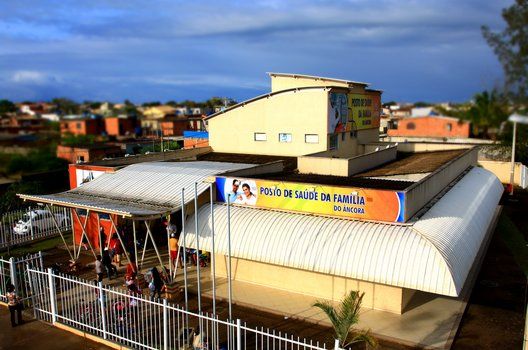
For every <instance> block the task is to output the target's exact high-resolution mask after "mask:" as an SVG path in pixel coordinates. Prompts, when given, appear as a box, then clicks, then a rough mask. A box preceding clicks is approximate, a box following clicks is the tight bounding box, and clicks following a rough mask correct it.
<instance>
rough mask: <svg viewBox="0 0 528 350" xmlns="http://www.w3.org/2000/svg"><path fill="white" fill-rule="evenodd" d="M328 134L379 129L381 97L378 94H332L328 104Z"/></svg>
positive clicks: (373, 92)
mask: <svg viewBox="0 0 528 350" xmlns="http://www.w3.org/2000/svg"><path fill="white" fill-rule="evenodd" d="M328 106H329V109H328V133H329V134H335V133H340V132H348V131H352V130H363V129H372V128H379V125H380V114H381V97H380V94H379V93H378V92H375V91H372V92H366V93H363V94H345V93H342V92H332V93H330V94H329V103H328Z"/></svg>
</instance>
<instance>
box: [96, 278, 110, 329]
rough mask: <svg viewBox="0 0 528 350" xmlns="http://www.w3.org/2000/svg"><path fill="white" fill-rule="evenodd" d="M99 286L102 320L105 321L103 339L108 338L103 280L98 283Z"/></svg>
mask: <svg viewBox="0 0 528 350" xmlns="http://www.w3.org/2000/svg"><path fill="white" fill-rule="evenodd" d="M98 288H99V307H100V308H101V321H102V322H103V339H107V338H108V335H107V333H106V312H105V305H104V304H105V303H104V295H103V282H99V283H98Z"/></svg>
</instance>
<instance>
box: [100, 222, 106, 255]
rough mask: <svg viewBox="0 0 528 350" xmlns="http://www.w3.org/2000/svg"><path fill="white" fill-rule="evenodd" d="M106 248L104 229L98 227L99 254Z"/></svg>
mask: <svg viewBox="0 0 528 350" xmlns="http://www.w3.org/2000/svg"><path fill="white" fill-rule="evenodd" d="M105 248H106V233H105V230H104V227H103V226H101V227H99V249H100V250H101V252H102V251H103V250H104V249H105Z"/></svg>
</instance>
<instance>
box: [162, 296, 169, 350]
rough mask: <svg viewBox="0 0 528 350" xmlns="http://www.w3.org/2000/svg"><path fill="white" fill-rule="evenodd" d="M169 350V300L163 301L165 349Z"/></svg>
mask: <svg viewBox="0 0 528 350" xmlns="http://www.w3.org/2000/svg"><path fill="white" fill-rule="evenodd" d="M168 348H169V320H168V310H167V299H163V349H164V350H167V349H168Z"/></svg>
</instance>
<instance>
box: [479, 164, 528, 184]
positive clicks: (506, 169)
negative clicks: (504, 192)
mask: <svg viewBox="0 0 528 350" xmlns="http://www.w3.org/2000/svg"><path fill="white" fill-rule="evenodd" d="M478 164H479V165H480V166H481V167H483V168H484V169H486V170H489V171H491V172H492V173H493V174H495V176H497V177H498V178H499V180H500V181H501V182H502V183H504V184H509V183H510V171H511V163H510V162H500V161H494V160H479V161H478ZM527 177H528V168H527V167H526V166H525V165H524V164H522V163H518V162H517V163H515V166H514V178H513V183H514V185H517V186H520V187H522V188H526V187H528V183H527V182H528V179H527Z"/></svg>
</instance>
